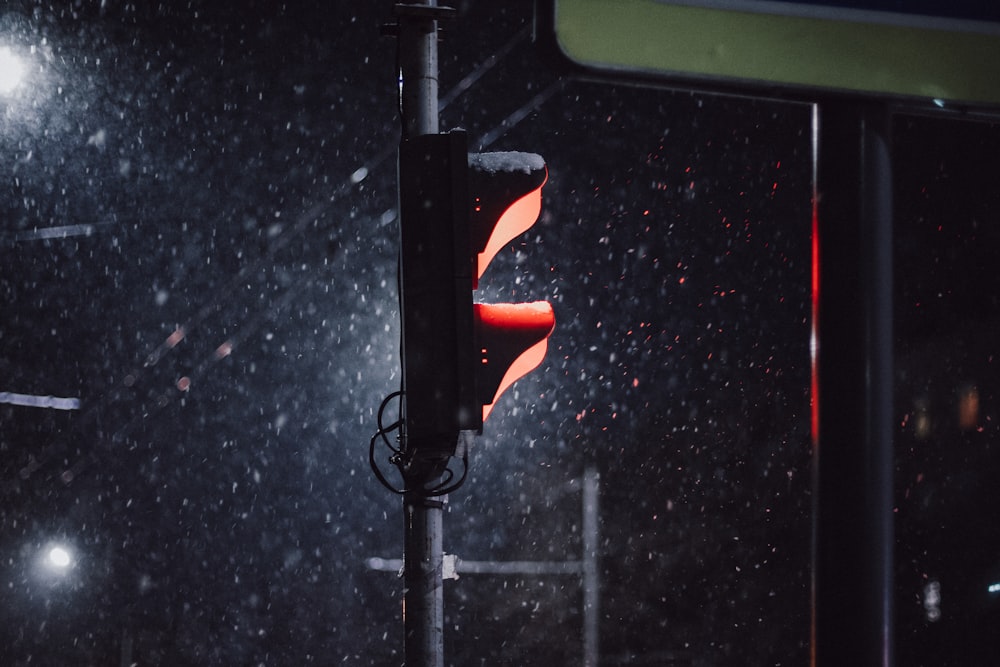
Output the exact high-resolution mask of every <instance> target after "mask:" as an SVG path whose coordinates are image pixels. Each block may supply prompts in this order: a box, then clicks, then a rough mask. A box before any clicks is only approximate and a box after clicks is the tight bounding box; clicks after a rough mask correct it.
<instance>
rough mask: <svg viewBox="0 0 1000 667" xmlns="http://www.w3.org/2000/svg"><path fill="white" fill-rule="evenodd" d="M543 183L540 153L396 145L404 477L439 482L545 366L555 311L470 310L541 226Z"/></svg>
mask: <svg viewBox="0 0 1000 667" xmlns="http://www.w3.org/2000/svg"><path fill="white" fill-rule="evenodd" d="M546 178H547V171H546V168H545V163H544V160H542V158H541V157H540V156H538V155H534V154H531V153H514V152H510V153H482V154H474V155H469V153H468V149H467V142H466V136H465V133H464V132H460V131H454V132H449V133H445V134H429V135H420V136H415V137H412V138H409V139H405V140H404V141H403V142H402V143H401V144H400V154H399V207H400V219H401V220H400V223H401V224H400V230H401V260H400V263H401V266H400V275H401V279H400V303H401V310H402V327H403V330H402V336H403V345H402V355H403V390H404V401H403V409H402V417H401V420H402V428H403V431H404V435H403V439H402V442H403V447H402V450H401V461H400V465H401V470H403V472H404V475H407V476H410V477H413V478H417V479H420V480H427V479H433V478H435V477H436V476H438V475H440V474H441V473H442V472H443V470H444V469H445V467H446V466H447V462H448V459H449V458H450V457H452V456H454V454H455V451H456V446H457V443H458V439H459V436H460V433H461V432H463V431H464V432H469V431H471V432H475V433H482V428H483V421H484V420H485V419H486V418H487V417H488V416H489V414H490V411H491V410H492V408H493V405H494V404H495V402H496V399H497V398H498V397H499V396H500V394H501V393H502V392H503V391H504V390H505V389H506V388H507V387H508V386H510V384H512V383H513V382H514V381H515V380H517V379H518V378H519V377H521V376H523V375H524V374H526V373H527V372H529V371H531V370H532V369H534V368H535V367H537V366H538V364H540V363H541V361H542V359H543V358H544V356H545V347H546V342H547V339H548V336H549V335H550V334H551V332H552V330H553V327H554V325H555V317H554V314H553V311H552V306H551V305H550V304H548V303H547V302H535V303H527V304H479V303H473V291H474V290H475V289H476V288H477V287H478V284H479V279H480V278H481V277H482V275H483V273H484V272H485V270H486V267H487V266H488V264H489V262H490V260H491V259H492V258H493V256H494V255H496V253H497V252H498V251H499V250H501V249H502V248H503V247H504V246H505V245H507V244H508V243H509V242H510V241H512V240H513V239H514V238H515V237H517V236H519V235H520V234H522V233H524V232H525V231H526V230H527V229H528V228H530V227H531V226H532V225H533V224H534V223H535V221H536V220H537V219H538V215H539V212H540V210H541V188H542V186H543V185H544V183H545V180H546Z"/></svg>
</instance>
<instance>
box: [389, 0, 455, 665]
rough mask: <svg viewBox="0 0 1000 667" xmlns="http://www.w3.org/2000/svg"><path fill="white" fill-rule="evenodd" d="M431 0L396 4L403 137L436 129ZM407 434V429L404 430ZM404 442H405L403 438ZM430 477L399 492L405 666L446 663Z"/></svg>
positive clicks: (438, 511)
mask: <svg viewBox="0 0 1000 667" xmlns="http://www.w3.org/2000/svg"><path fill="white" fill-rule="evenodd" d="M436 5H437V3H436V1H435V0H427V1H426V2H419V1H414V2H411V3H408V4H398V5H396V7H395V13H396V16H397V17H398V19H399V33H398V39H399V75H400V106H401V109H402V111H401V113H402V116H403V118H402V120H403V137H404V139H405V138H410V137H415V136H418V135H423V134H436V133H437V132H438V56H437V20H436V16H438V15H439V13H438V10H437V7H436ZM403 437H404V438H405V437H406V436H405V433H404V435H403ZM404 444H405V443H404ZM429 482H430V480H421V479H415V480H407V484H412V485H413V486H414V487H415V488H414V490H412V491H410V492H408V493H406V494H405V495H404V498H403V513H404V519H405V527H404V531H405V532H404V554H403V556H404V557H403V586H404V590H403V634H404V654H405V658H406V667H444V601H443V595H442V569H443V556H442V525H441V524H442V514H443V508H444V502H443V500H442V499H434V498H428V497H427V495H426V494H424V493H422V492H421V491H422V489H423V488H424V486H425V485H426V484H427V483H429Z"/></svg>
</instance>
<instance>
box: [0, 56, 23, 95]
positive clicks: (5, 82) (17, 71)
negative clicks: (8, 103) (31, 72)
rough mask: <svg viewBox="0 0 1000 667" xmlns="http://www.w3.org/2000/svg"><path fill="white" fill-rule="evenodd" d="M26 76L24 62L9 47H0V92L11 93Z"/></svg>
mask: <svg viewBox="0 0 1000 667" xmlns="http://www.w3.org/2000/svg"><path fill="white" fill-rule="evenodd" d="M23 77H24V64H23V63H22V62H21V59H20V58H18V57H17V56H15V55H14V53H13V52H11V50H10V48H9V47H6V46H4V47H0V93H9V92H11V91H12V90H14V89H15V88H17V86H18V84H19V83H21V79H22V78H23Z"/></svg>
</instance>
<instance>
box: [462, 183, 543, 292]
mask: <svg viewBox="0 0 1000 667" xmlns="http://www.w3.org/2000/svg"><path fill="white" fill-rule="evenodd" d="M548 179H549V174H548V170H546V171H545V180H544V181H542V183H541V185H539V186H538V187H537V188H535V189H534V190H532V191H531V192H529V193H528V194H526V195H524V196H523V197H521V198H520V199H518V200H516V201H515V202H514V203H512V204H511V205H510V206H509V207H508V208H507V210H506V211H504V212H503V214H502V215H501V216H500V219H499V220H497V224H496V227H494V228H493V233H492V234H491V235H490V239H489V242H488V243H487V244H486V248H485V249H484V250H483V251H482V252H481V253H479V255H478V257H477V258H476V268H477V272H476V277H477V278H482V277H483V272H485V271H486V267H487V266H489V263H490V261H491V260H492V259H493V258H494V257H495V256H496V254H497V253H498V252H500V249H501V248H503V247H504V246H505V245H507V244H508V243H510V242H511V241H512V240H514V239H515V238H517V237H518V236H520V235H521V234H523V233H525V232H526V231H528V229H530V228H531V226H532V225H534V224H535V221H536V220H538V216H539V214H540V213H541V212H542V186H543V185H545V181H547V180H548ZM476 210H477V211H478V210H479V208H478V207H477V208H476Z"/></svg>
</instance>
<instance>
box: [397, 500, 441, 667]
mask: <svg viewBox="0 0 1000 667" xmlns="http://www.w3.org/2000/svg"><path fill="white" fill-rule="evenodd" d="M443 507H444V503H443V502H442V501H440V500H434V499H431V498H427V497H426V496H423V495H421V494H418V493H410V494H407V495H406V497H405V499H404V509H405V517H406V526H405V545H404V557H403V586H404V591H403V632H404V649H405V656H406V667H443V665H444V603H443V595H442V593H443V590H442V585H443V579H442V568H443V562H442V561H443V556H442V545H441V541H442V532H443V531H442V528H441V518H442V517H441V515H442V510H443Z"/></svg>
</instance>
